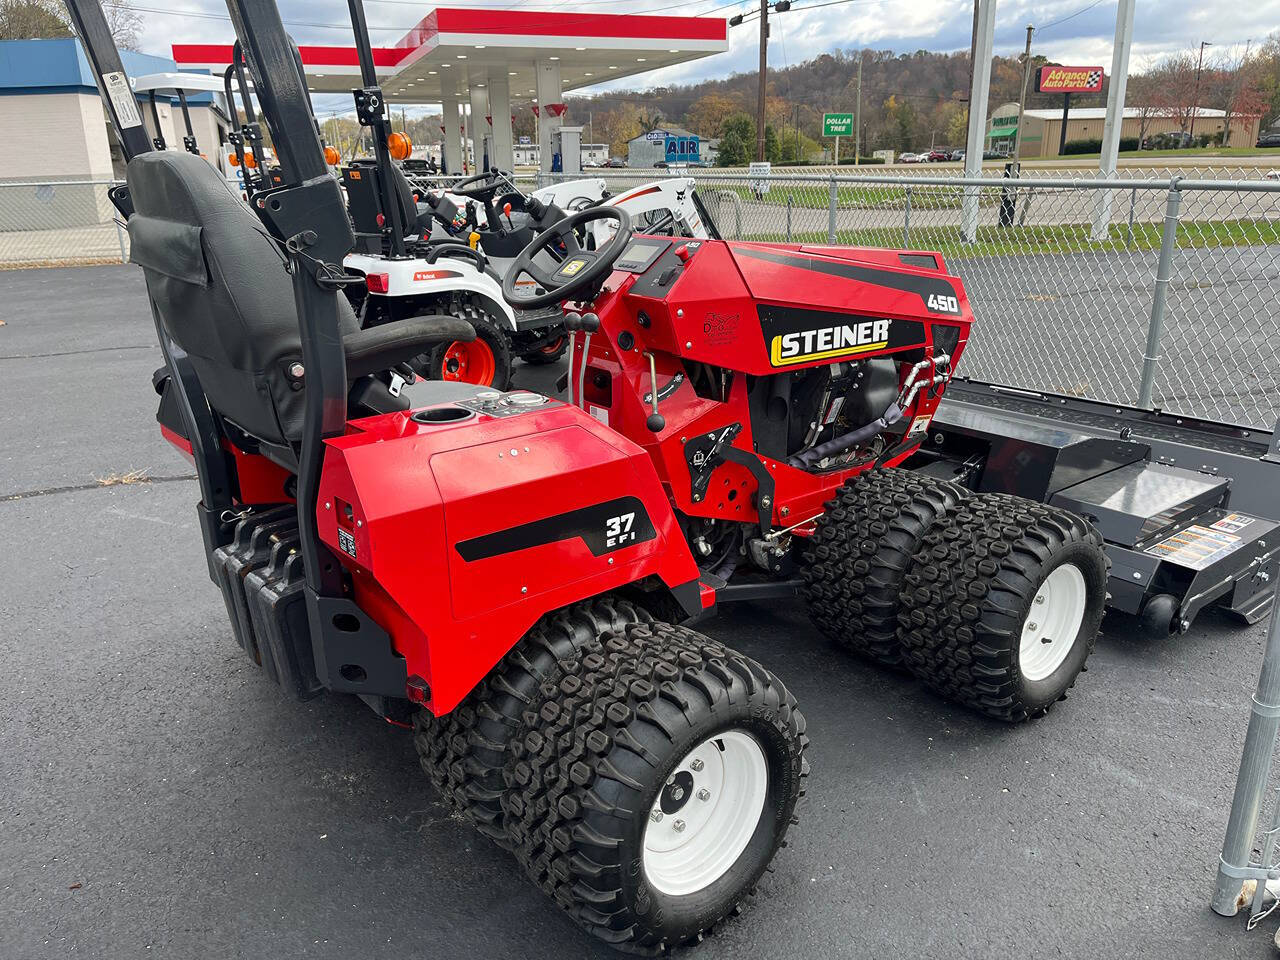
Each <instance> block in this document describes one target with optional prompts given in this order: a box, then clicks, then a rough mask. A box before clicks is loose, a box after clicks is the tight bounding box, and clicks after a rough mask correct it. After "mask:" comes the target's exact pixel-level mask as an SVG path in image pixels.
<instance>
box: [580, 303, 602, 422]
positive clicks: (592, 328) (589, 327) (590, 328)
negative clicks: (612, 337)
mask: <svg viewBox="0 0 1280 960" xmlns="http://www.w3.org/2000/svg"><path fill="white" fill-rule="evenodd" d="M581 323H582V332H583V333H584V334H586V336H585V337H583V341H582V364H581V368H580V369H579V370H578V406H580V407H582V409H583V410H585V409H587V393H586V390H587V357H588V355H589V354H590V353H591V335H592V334H593V333H595V332H596V331H597V330H599V329H600V318H599V317H598V316H597V315H596V314H594V313H584V314H583V315H582V319H581Z"/></svg>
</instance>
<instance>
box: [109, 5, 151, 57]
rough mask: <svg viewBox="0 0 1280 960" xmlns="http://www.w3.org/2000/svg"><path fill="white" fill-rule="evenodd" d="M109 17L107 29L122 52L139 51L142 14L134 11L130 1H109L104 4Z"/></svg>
mask: <svg viewBox="0 0 1280 960" xmlns="http://www.w3.org/2000/svg"><path fill="white" fill-rule="evenodd" d="M102 12H103V13H104V14H106V17H107V27H108V28H110V30H111V36H112V37H114V38H115V41H116V46H117V47H119V48H120V49H121V50H137V49H138V46H139V44H140V43H141V42H142V14H140V13H138V11H137V10H135V9H133V5H132V4H131V3H130V2H129V0H107V2H105V3H103V4H102Z"/></svg>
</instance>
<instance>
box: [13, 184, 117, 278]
mask: <svg viewBox="0 0 1280 960" xmlns="http://www.w3.org/2000/svg"><path fill="white" fill-rule="evenodd" d="M113 185H114V184H113V182H112V181H109V180H56V181H44V182H30V181H25V182H0V269H2V270H13V269H17V268H20V267H49V266H68V265H73V264H74V265H80V264H89V263H120V262H121V261H123V260H125V259H127V254H128V235H127V234H126V233H125V231H124V228H123V226H122V225H121V224H119V223H117V221H116V210H115V207H113V206H112V205H111V201H110V200H109V199H108V197H107V191H108V190H109V189H110V188H111V187H112V186H113Z"/></svg>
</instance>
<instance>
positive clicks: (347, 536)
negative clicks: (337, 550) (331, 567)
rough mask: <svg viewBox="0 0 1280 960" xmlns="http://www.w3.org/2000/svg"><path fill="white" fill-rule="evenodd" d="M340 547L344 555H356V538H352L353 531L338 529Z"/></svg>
mask: <svg viewBox="0 0 1280 960" xmlns="http://www.w3.org/2000/svg"><path fill="white" fill-rule="evenodd" d="M338 546H340V547H341V548H342V551H343V553H348V554H350V555H351V556H353V557H354V556H355V555H356V538H355V537H354V536H352V534H351V531H349V530H343V529H342V528H341V527H339V528H338Z"/></svg>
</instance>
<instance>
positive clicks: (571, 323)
mask: <svg viewBox="0 0 1280 960" xmlns="http://www.w3.org/2000/svg"><path fill="white" fill-rule="evenodd" d="M564 328H565V329H566V330H568V331H569V365H570V367H572V366H573V358H574V355H575V354H576V352H577V349H578V331H579V330H581V329H582V315H581V314H578V313H573V312H569V313H566V314H565V315H564ZM585 359H586V358H585V357H584V358H583V360H584V362H585ZM567 386H568V387H569V403H570V405H571V406H579V405H580V404H581V401H579V402H578V403H574V400H573V378H572V377H570V378H569V381H568V383H567Z"/></svg>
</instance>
